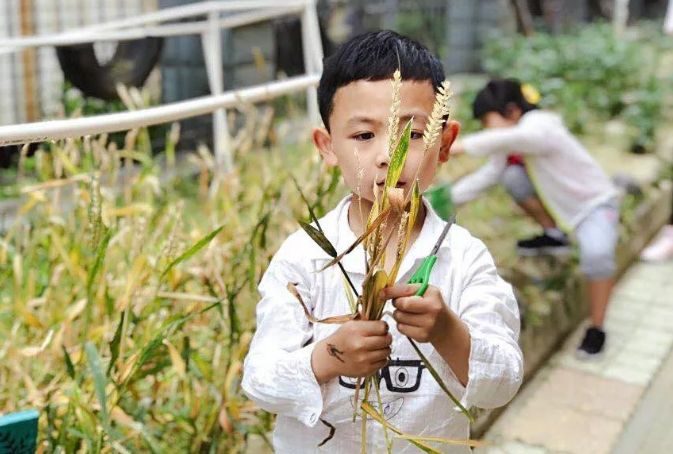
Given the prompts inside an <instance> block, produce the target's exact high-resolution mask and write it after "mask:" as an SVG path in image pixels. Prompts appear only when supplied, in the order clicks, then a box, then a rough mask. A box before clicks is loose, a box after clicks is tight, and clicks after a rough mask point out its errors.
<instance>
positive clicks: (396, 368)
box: [339, 358, 425, 418]
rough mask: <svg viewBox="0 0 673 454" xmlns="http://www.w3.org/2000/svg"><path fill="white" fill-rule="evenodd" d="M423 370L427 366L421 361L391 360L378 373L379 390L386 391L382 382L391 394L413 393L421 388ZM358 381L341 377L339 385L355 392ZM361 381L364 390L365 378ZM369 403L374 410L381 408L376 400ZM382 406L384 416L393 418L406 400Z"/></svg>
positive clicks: (392, 401) (399, 398) (352, 402)
mask: <svg viewBox="0 0 673 454" xmlns="http://www.w3.org/2000/svg"><path fill="white" fill-rule="evenodd" d="M423 369H425V365H424V364H423V362H422V361H421V360H420V359H399V358H398V359H391V360H390V361H389V362H388V364H387V365H386V366H385V367H383V368H382V369H381V370H379V371H378V372H376V379H377V380H378V385H379V389H384V388H382V387H381V382H382V381H383V382H384V383H385V385H386V388H387V389H388V391H389V392H391V393H413V392H414V391H416V390H418V388H420V386H421V377H422V375H423ZM357 380H358V379H357V378H352V377H343V376H340V377H339V385H340V386H342V387H344V388H348V389H353V390H354V389H355V388H356V387H357ZM361 380H362V381H361V382H360V387H361V388H362V386H363V385H364V378H363V379H361ZM353 399H354V397H351V399H350V400H351V406H353V407H354V405H355V403H354V401H353ZM369 403H370V404H371V405H372V406H373V407H374V408H378V407H379V403H378V400H377V399H376V398H374V399H373V400H370V402H369ZM382 404H383V414H384V416H386V418H392V417H394V416H395V415H396V414H397V413H399V411H400V409H401V408H402V405H403V404H404V398H403V397H398V398H396V399H394V400H390V401H384V402H382Z"/></svg>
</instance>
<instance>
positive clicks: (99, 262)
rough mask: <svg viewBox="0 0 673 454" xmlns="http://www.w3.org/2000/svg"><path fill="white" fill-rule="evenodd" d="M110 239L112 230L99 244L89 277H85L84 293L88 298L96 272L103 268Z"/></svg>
mask: <svg viewBox="0 0 673 454" xmlns="http://www.w3.org/2000/svg"><path fill="white" fill-rule="evenodd" d="M111 238H112V230H111V229H110V230H108V231H107V232H106V233H105V236H104V237H103V241H101V242H100V244H99V245H98V249H97V250H96V261H95V262H94V264H93V266H92V267H91V269H90V270H89V276H88V277H87V280H86V292H87V295H89V297H90V296H91V288H92V287H93V281H94V280H95V279H96V276H97V275H98V272H99V271H100V269H101V267H102V266H103V261H104V260H105V253H106V252H107V247H108V244H110V239H111ZM89 304H91V301H89Z"/></svg>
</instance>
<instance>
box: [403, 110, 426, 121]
mask: <svg viewBox="0 0 673 454" xmlns="http://www.w3.org/2000/svg"><path fill="white" fill-rule="evenodd" d="M411 117H413V118H414V120H417V121H421V122H427V121H428V116H427V115H426V114H424V113H423V112H409V113H408V114H406V115H402V116H401V117H400V123H406V122H408V121H409V120H411Z"/></svg>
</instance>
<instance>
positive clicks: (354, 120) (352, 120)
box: [346, 116, 383, 125]
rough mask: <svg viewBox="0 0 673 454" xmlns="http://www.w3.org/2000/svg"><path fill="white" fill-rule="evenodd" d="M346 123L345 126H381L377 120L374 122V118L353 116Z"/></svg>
mask: <svg viewBox="0 0 673 454" xmlns="http://www.w3.org/2000/svg"><path fill="white" fill-rule="evenodd" d="M346 123H347V124H356V123H370V124H374V125H381V124H383V123H381V122H380V121H379V120H376V119H374V118H369V117H365V116H355V117H352V118H349V119H348V121H347V122H346Z"/></svg>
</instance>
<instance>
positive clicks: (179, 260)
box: [159, 225, 224, 280]
mask: <svg viewBox="0 0 673 454" xmlns="http://www.w3.org/2000/svg"><path fill="white" fill-rule="evenodd" d="M223 228H224V226H223V225H222V226H220V227H218V228H216V229H215V230H213V231H212V232H210V233H209V234H208V235H206V236H204V237H203V238H201V239H200V240H199V242H198V243H196V244H195V245H194V246H192V247H191V248H190V249H189V250H188V251H187V252H185V253H184V254H182V255H181V256H180V257H178V258H177V259H175V260H173V261H172V262H171V264H170V265H168V268H166V270H164V272H163V273H161V277H160V278H159V280H162V279H163V278H164V277H165V276H166V274H168V272H169V271H170V270H172V269H173V267H174V266H175V265H178V264H179V263H182V262H184V261H185V260H189V259H190V258H191V257H192V256H193V255H194V254H196V253H197V252H199V251H200V250H201V249H203V247H204V246H207V245H208V244H209V243H210V242H211V241H212V240H213V238H215V237H216V236H217V234H218V233H220V232H221V231H222V229H223Z"/></svg>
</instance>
